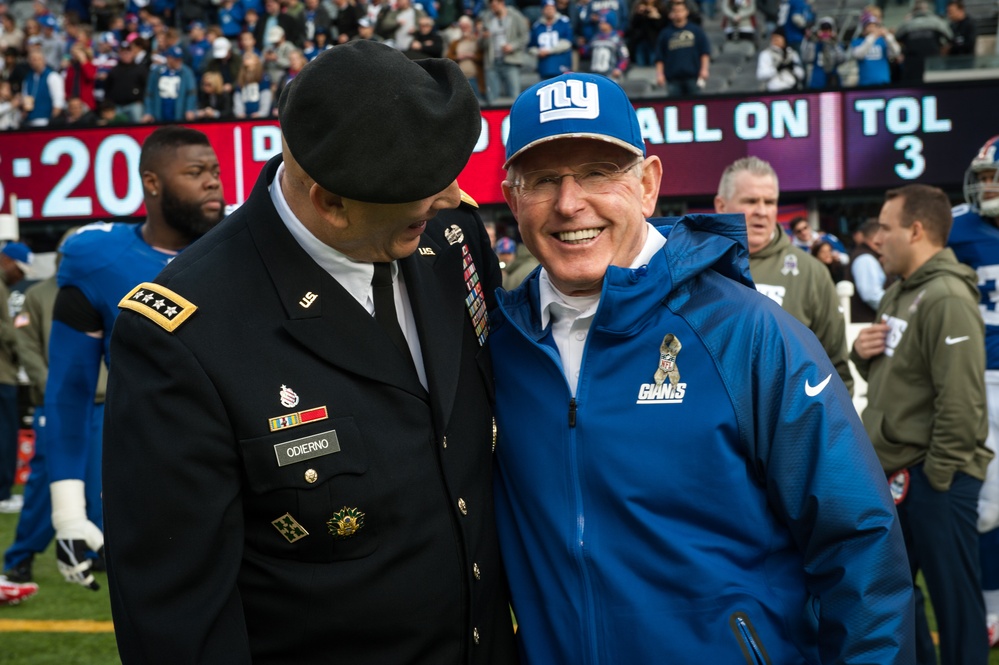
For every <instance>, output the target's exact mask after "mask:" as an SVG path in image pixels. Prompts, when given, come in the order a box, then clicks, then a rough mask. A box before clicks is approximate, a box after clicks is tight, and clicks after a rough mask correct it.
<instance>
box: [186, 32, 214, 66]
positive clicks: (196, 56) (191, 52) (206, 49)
mask: <svg viewBox="0 0 999 665" xmlns="http://www.w3.org/2000/svg"><path fill="white" fill-rule="evenodd" d="M211 50H212V43H211V42H210V41H208V40H207V39H202V40H201V41H200V42H191V43H190V44H189V45H188V47H187V57H188V59H189V62H188V63H187V64H189V65H190V66H191V69H192V70H194V71H195V72H200V71H201V70H202V69H204V64H205V58H207V57H208V54H209V53H210V52H211Z"/></svg>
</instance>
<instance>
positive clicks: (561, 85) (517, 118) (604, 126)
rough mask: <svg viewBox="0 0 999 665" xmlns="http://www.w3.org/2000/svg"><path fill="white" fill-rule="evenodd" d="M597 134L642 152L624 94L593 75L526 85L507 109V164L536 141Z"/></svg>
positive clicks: (566, 76)
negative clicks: (508, 129) (528, 86)
mask: <svg viewBox="0 0 999 665" xmlns="http://www.w3.org/2000/svg"><path fill="white" fill-rule="evenodd" d="M568 138H576V139H597V140H600V141H607V142H609V143H613V144H615V145H618V146H621V147H622V148H624V149H626V150H629V151H631V152H633V153H635V154H636V155H639V156H641V157H644V156H645V140H644V139H643V138H642V131H641V129H639V127H638V116H637V115H636V114H635V107H634V106H632V105H631V100H629V99H628V95H627V93H625V91H624V89H622V88H621V86H619V85H618V84H617V83H615V82H614V81H612V80H611V79H609V78H607V77H605V76H598V75H596V74H577V73H570V74H562V75H561V76H557V77H555V78H553V79H548V80H545V81H541V82H540V83H536V84H535V85H533V86H531V87H530V88H528V89H527V90H525V91H524V92H523V93H521V95H520V97H518V98H517V101H515V102H514V103H513V107H512V108H511V109H510V134H509V136H508V137H507V140H506V163H504V164H503V168H505V169H506V168H509V167H510V163H511V162H512V161H513V160H514V159H516V158H517V157H518V156H519V155H520V154H521V153H522V152H524V151H525V150H528V149H530V148H533V147H534V146H536V145H538V144H539V143H545V142H547V141H554V140H556V139H568Z"/></svg>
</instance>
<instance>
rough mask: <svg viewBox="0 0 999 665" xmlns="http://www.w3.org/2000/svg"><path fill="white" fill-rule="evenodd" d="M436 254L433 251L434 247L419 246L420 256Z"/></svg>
mask: <svg viewBox="0 0 999 665" xmlns="http://www.w3.org/2000/svg"><path fill="white" fill-rule="evenodd" d="M436 255H437V254H436V252H434V248H433V247H421V248H420V256H436Z"/></svg>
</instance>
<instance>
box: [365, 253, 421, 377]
mask: <svg viewBox="0 0 999 665" xmlns="http://www.w3.org/2000/svg"><path fill="white" fill-rule="evenodd" d="M374 265H375V274H374V276H373V277H372V278H371V299H372V300H374V301H375V320H376V321H378V323H379V324H380V325H381V327H382V330H384V331H385V332H386V333H388V336H389V337H390V338H391V339H392V341H393V342H395V345H396V346H397V347H399V350H400V351H402V352H403V354H405V356H406V357H407V358H410V359H412V357H413V354H412V353H410V351H409V344H407V343H406V337H405V335H403V334H402V328H400V327H399V316H398V315H397V314H396V312H395V295H394V294H393V293H392V264H391V263H376V264H374Z"/></svg>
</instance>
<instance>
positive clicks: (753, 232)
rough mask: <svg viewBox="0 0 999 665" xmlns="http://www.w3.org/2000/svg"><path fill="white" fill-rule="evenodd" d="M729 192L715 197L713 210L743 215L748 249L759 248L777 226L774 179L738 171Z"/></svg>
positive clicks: (752, 251)
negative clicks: (730, 193)
mask: <svg viewBox="0 0 999 665" xmlns="http://www.w3.org/2000/svg"><path fill="white" fill-rule="evenodd" d="M732 185H733V186H732V195H731V196H730V197H729V198H727V199H726V198H722V197H721V196H716V197H715V212H734V213H740V212H741V213H742V214H744V215H745V216H746V235H747V236H748V241H749V253H750V254H755V253H756V252H758V251H760V250H761V249H763V248H764V247H766V246H767V244H768V243H769V242H770V240H771V239H772V238H773V235H774V230H775V229H776V228H777V197H778V190H777V181H776V180H774V178H773V176H770V175H756V174H755V173H750V172H749V171H739V172H737V173H735V174H734V175H733V178H732Z"/></svg>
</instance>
